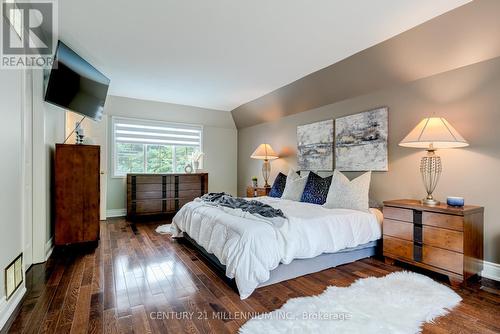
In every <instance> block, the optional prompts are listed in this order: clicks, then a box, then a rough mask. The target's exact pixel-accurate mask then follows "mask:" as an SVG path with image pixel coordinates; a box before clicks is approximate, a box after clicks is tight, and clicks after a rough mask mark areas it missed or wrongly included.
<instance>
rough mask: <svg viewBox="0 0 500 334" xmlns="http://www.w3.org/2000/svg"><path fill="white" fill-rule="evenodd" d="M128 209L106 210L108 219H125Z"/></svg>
mask: <svg viewBox="0 0 500 334" xmlns="http://www.w3.org/2000/svg"><path fill="white" fill-rule="evenodd" d="M126 215H127V209H109V210H106V218H114V217H125V216H126Z"/></svg>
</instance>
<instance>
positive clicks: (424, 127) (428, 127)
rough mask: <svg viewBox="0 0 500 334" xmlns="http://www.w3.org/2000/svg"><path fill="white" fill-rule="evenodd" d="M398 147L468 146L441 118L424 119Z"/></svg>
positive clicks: (437, 147)
mask: <svg viewBox="0 0 500 334" xmlns="http://www.w3.org/2000/svg"><path fill="white" fill-rule="evenodd" d="M399 146H404V147H414V148H425V149H439V148H455V147H465V146H469V143H467V141H466V140H465V139H464V138H463V137H462V136H461V135H460V134H459V133H458V132H457V130H455V128H453V126H451V124H450V123H448V121H446V120H445V119H444V118H443V117H429V118H424V119H423V120H422V121H421V122H420V123H418V125H417V126H416V127H415V128H414V129H413V130H411V132H410V133H409V134H408V135H407V136H406V137H405V138H404V139H403V140H402V141H401V142H400V143H399Z"/></svg>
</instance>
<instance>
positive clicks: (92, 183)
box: [54, 144, 100, 245]
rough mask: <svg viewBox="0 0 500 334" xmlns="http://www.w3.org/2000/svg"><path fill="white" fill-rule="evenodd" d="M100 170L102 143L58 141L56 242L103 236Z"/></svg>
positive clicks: (77, 241) (63, 243)
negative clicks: (101, 226) (100, 220)
mask: <svg viewBox="0 0 500 334" xmlns="http://www.w3.org/2000/svg"><path fill="white" fill-rule="evenodd" d="M99 170H100V147H99V146H93V145H66V144H57V145H56V153H55V171H54V174H55V244H56V245H67V244H73V243H81V242H90V241H94V242H95V241H97V240H99V204H100V173H99Z"/></svg>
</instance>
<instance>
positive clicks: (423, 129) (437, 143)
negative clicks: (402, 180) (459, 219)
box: [399, 117, 469, 205]
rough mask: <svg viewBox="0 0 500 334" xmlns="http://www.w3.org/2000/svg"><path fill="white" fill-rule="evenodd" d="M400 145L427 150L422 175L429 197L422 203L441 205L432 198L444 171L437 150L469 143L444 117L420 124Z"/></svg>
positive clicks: (422, 161) (463, 145)
mask: <svg viewBox="0 0 500 334" xmlns="http://www.w3.org/2000/svg"><path fill="white" fill-rule="evenodd" d="M399 145H400V146H404V147H413V148H424V149H426V150H427V156H425V157H423V158H422V160H421V161H420V173H422V181H423V182H424V186H425V190H426V191H427V197H426V198H425V199H424V200H423V201H422V202H423V203H424V204H427V205H437V204H439V201H436V200H435V199H434V197H433V196H432V193H433V192H434V189H436V186H437V184H438V181H439V177H440V176H441V171H442V164H441V158H440V157H439V156H437V155H436V150H437V149H441V148H457V147H465V146H469V144H468V143H467V141H466V140H465V139H464V138H463V137H462V136H461V135H460V134H459V133H458V132H457V130H455V129H454V128H453V127H452V126H451V124H450V123H448V122H447V121H446V120H445V119H444V118H443V117H430V118H424V119H423V120H422V121H421V122H420V123H418V125H417V126H416V127H415V128H414V129H413V130H412V131H411V132H410V133H409V134H408V135H407V136H406V137H405V138H404V139H403V140H402V141H401V142H400V143H399Z"/></svg>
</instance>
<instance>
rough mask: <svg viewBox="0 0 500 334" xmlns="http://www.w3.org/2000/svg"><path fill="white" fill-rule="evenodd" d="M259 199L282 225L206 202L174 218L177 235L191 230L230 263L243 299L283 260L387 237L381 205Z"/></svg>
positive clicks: (189, 206)
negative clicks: (364, 207)
mask: <svg viewBox="0 0 500 334" xmlns="http://www.w3.org/2000/svg"><path fill="white" fill-rule="evenodd" d="M255 199H256V200H258V201H261V202H263V203H265V204H269V205H271V206H272V207H274V208H276V209H281V210H282V211H283V213H284V214H285V216H286V217H287V219H286V221H285V223H284V224H283V225H282V226H281V227H279V228H278V227H275V225H273V224H272V223H270V222H268V221H265V220H261V219H257V218H255V217H254V216H251V215H248V214H246V215H245V214H243V213H242V212H241V210H222V209H220V208H217V207H213V206H210V205H207V204H205V203H204V202H201V201H194V202H190V203H188V204H186V205H184V206H183V207H182V208H181V209H180V210H179V212H178V213H177V214H176V215H175V217H174V218H173V221H172V233H173V237H180V236H182V232H186V233H187V234H188V235H189V236H190V237H191V238H193V239H194V240H195V241H196V242H197V243H198V244H199V245H201V246H203V248H205V249H206V250H207V251H208V252H209V253H212V254H214V255H215V256H216V257H217V258H218V259H219V261H220V262H221V263H222V264H224V265H225V266H226V276H227V277H229V278H234V279H235V280H236V285H237V287H238V291H239V293H240V297H241V299H245V298H247V297H248V296H250V294H251V293H252V292H253V291H254V290H255V288H257V287H258V286H259V284H260V283H264V282H266V281H267V280H268V279H269V274H270V271H271V270H273V269H274V268H276V267H277V266H278V265H279V264H280V263H285V264H286V263H290V262H291V261H292V260H294V259H300V258H302V259H304V258H312V257H315V256H318V255H320V254H322V253H334V252H337V251H340V250H342V249H345V248H351V247H356V246H358V245H361V244H365V243H368V242H370V241H373V240H377V239H380V236H381V227H380V226H381V225H380V224H381V221H382V219H381V215H382V213H381V212H380V211H378V210H375V209H372V211H371V212H370V213H367V212H361V211H354V210H347V209H326V208H323V207H322V206H320V205H316V204H309V203H302V202H296V201H290V200H284V199H279V198H271V197H259V198H255ZM242 214H243V216H241V215H242Z"/></svg>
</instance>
